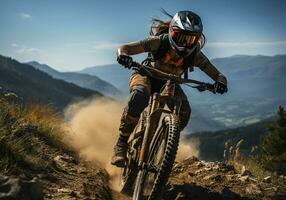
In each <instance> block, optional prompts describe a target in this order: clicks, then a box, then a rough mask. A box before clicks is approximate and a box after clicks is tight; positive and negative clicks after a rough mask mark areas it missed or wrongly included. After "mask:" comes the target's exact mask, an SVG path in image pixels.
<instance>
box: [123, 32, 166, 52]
mask: <svg viewBox="0 0 286 200" xmlns="http://www.w3.org/2000/svg"><path fill="white" fill-rule="evenodd" d="M160 42H161V39H160V37H159V36H150V37H148V38H146V39H143V40H140V41H136V42H131V43H127V44H124V45H122V46H120V47H119V48H118V49H117V55H129V56H131V55H135V54H140V53H144V52H151V53H152V52H156V51H157V50H158V48H159V46H160Z"/></svg>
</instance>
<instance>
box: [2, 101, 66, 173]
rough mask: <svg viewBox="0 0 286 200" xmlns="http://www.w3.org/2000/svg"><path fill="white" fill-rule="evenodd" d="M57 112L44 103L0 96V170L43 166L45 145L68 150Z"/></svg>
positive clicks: (43, 167) (41, 167) (17, 169)
mask: <svg viewBox="0 0 286 200" xmlns="http://www.w3.org/2000/svg"><path fill="white" fill-rule="evenodd" d="M64 134H65V133H64V130H63V128H62V121H61V120H60V117H59V115H58V114H56V113H54V111H53V109H52V108H51V107H50V106H47V105H40V104H31V105H28V106H24V105H23V104H21V103H19V102H13V103H11V102H8V100H7V99H6V98H4V97H0V170H1V171H2V172H6V173H9V172H11V171H21V170H24V171H25V170H43V169H46V168H47V166H48V165H49V164H50V163H51V160H52V158H49V157H48V156H47V149H48V148H56V149H59V150H69V148H68V147H67V146H66V145H65V144H64V143H63V137H64Z"/></svg>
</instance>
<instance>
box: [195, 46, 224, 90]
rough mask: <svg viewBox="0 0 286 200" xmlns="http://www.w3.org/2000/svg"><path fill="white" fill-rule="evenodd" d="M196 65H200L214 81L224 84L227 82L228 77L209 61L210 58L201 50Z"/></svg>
mask: <svg viewBox="0 0 286 200" xmlns="http://www.w3.org/2000/svg"><path fill="white" fill-rule="evenodd" d="M195 66H197V67H199V68H200V69H201V70H202V71H203V72H205V73H206V74H207V75H208V76H209V77H211V78H212V79H213V80H214V81H219V82H222V83H224V84H227V79H226V77H225V76H224V75H223V74H222V73H220V72H219V71H218V69H217V68H216V67H215V66H214V65H213V64H212V63H211V62H210V61H209V59H208V58H207V57H206V56H205V55H204V54H203V52H201V51H200V52H199V53H198V55H197V57H196V62H195Z"/></svg>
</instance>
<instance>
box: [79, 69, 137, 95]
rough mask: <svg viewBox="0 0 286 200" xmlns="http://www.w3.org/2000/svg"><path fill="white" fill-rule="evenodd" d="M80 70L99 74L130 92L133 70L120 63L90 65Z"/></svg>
mask: <svg viewBox="0 0 286 200" xmlns="http://www.w3.org/2000/svg"><path fill="white" fill-rule="evenodd" d="M79 72H80V73H85V74H91V75H95V76H98V77H99V78H101V79H103V80H105V81H107V82H109V83H111V84H113V85H116V86H117V87H118V88H119V89H120V90H121V91H123V92H124V93H125V94H128V93H129V87H128V81H129V78H130V75H131V73H132V70H128V69H125V68H124V67H123V66H121V65H119V64H110V65H100V66H95V67H88V68H85V69H83V70H81V71H79Z"/></svg>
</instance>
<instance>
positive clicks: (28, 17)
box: [20, 13, 33, 19]
mask: <svg viewBox="0 0 286 200" xmlns="http://www.w3.org/2000/svg"><path fill="white" fill-rule="evenodd" d="M20 16H21V18H22V19H31V18H33V16H32V15H30V14H28V13H21V14H20Z"/></svg>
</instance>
